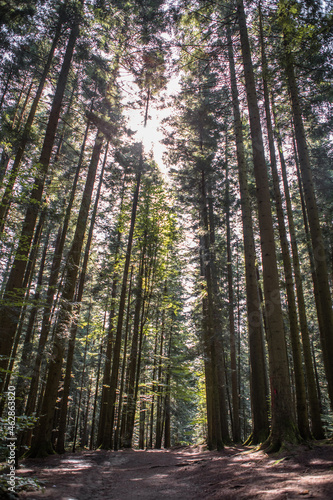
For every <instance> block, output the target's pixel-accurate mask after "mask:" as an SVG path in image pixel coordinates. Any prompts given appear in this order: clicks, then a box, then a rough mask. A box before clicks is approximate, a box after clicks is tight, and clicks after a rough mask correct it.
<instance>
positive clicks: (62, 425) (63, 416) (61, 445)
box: [56, 144, 109, 453]
mask: <svg viewBox="0 0 333 500" xmlns="http://www.w3.org/2000/svg"><path fill="white" fill-rule="evenodd" d="M108 147H109V144H107V146H106V148H105V153H104V161H103V165H102V169H101V173H100V180H99V184H98V188H97V193H96V198H95V203H94V208H93V212H92V215H91V219H90V227H89V232H88V238H87V242H86V246H85V251H84V257H83V263H82V270H81V275H80V280H79V286H78V291H77V295H76V300H75V314H74V319H73V321H72V325H71V336H70V340H69V344H68V352H67V362H66V373H65V379H64V389H63V395H62V401H61V410H60V419H59V430H58V439H57V446H56V452H57V453H65V432H66V421H67V406H68V397H69V390H70V384H71V375H72V365H73V358H74V348H75V339H76V333H77V329H78V320H79V316H80V309H81V302H82V297H83V292H84V285H85V280H86V273H87V267H88V261H89V255H90V247H91V242H92V237H93V231H94V225H95V220H96V215H97V208H98V202H99V198H100V194H101V188H102V183H103V176H104V169H105V165H106V160H107V154H108Z"/></svg>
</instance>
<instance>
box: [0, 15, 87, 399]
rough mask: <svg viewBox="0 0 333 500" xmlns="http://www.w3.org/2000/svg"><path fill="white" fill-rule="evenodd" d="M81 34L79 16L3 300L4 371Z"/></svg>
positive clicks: (0, 312) (0, 318)
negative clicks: (74, 56) (56, 135)
mask: <svg viewBox="0 0 333 500" xmlns="http://www.w3.org/2000/svg"><path fill="white" fill-rule="evenodd" d="M78 35H79V20H78V17H77V18H76V20H75V21H74V26H73V28H72V30H71V33H70V36H69V40H68V43H67V48H66V53H65V56H64V60H63V64H62V68H61V71H60V74H59V78H58V83H57V88H56V91H55V95H54V98H53V103H52V107H51V111H50V115H49V120H48V124H47V127H46V132H45V138H44V144H43V147H42V151H41V155H40V159H39V163H38V165H39V172H38V175H37V176H36V178H35V181H34V186H33V189H32V192H31V195H30V201H29V205H28V208H27V211H26V215H25V219H24V222H23V227H22V231H21V235H20V237H19V242H18V247H17V251H16V255H15V259H14V262H13V266H12V270H11V273H10V275H9V278H8V281H7V285H6V289H5V293H4V296H3V303H2V306H1V308H0V322H1V325H2V335H1V345H0V350H1V353H2V355H3V359H2V360H1V361H0V367H1V368H3V369H4V370H6V369H7V366H8V360H9V356H10V352H11V349H12V345H13V341H14V335H15V330H16V325H17V323H18V320H19V315H20V309H21V307H20V306H16V305H13V302H12V301H13V294H14V295H15V300H17V301H18V302H20V301H21V300H22V297H23V294H24V290H23V288H22V282H23V277H24V273H25V268H26V264H27V257H28V255H29V249H30V245H31V241H32V237H33V232H34V229H35V224H36V220H37V216H38V213H39V207H40V205H41V201H42V196H43V189H44V183H45V179H46V176H47V172H48V168H49V163H50V159H51V154H52V149H53V145H54V140H55V134H56V130H57V126H58V120H59V116H60V111H61V106H62V101H63V96H64V92H65V88H66V83H67V77H68V73H69V70H70V67H71V61H72V57H73V53H74V47H75V43H76V40H77V37H78ZM0 390H1V387H0Z"/></svg>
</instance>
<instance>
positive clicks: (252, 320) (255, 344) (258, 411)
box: [227, 28, 269, 444]
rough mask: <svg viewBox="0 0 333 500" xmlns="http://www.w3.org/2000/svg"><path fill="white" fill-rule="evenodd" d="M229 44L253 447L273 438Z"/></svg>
mask: <svg viewBox="0 0 333 500" xmlns="http://www.w3.org/2000/svg"><path fill="white" fill-rule="evenodd" d="M227 42H228V58H229V69H230V84H231V95H232V105H233V115H234V133H235V139H236V154H237V165H238V177H239V188H240V194H241V209H242V223H243V239H244V256H245V278H246V305H247V319H248V335H249V348H250V369H251V372H250V382H251V384H250V390H251V409H252V433H251V436H250V437H249V440H248V441H247V442H248V443H251V444H259V443H262V442H263V441H265V440H266V439H267V437H268V435H269V422H268V405H267V400H268V387H267V375H266V364H265V351H264V332H263V323H262V317H261V303H260V297H259V287H258V279H257V271H256V250H255V244H254V235H253V222H252V210H251V203H250V195H249V189H248V181H247V166H246V159H245V151H244V141H243V131H242V122H241V115H240V109H239V99H238V89H237V81H236V72H235V63H234V54H233V47H232V39H231V34H230V29H229V28H227Z"/></svg>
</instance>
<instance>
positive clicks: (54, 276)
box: [25, 105, 92, 415]
mask: <svg viewBox="0 0 333 500" xmlns="http://www.w3.org/2000/svg"><path fill="white" fill-rule="evenodd" d="M91 108H92V105H91ZM88 131H89V122H88V123H87V126H86V130H85V134H84V139H83V143H82V146H81V152H80V158H79V161H78V165H77V168H76V172H75V177H74V180H73V185H72V189H71V194H70V197H69V201H68V205H67V208H66V213H65V217H64V221H63V225H62V227H60V228H59V232H58V236H57V240H56V243H55V249H54V255H53V260H52V265H51V272H50V277H49V282H48V288H47V292H46V298H45V306H44V311H43V317H42V326H41V332H40V337H39V342H38V347H37V354H36V358H35V361H34V368H33V372H32V379H31V384H30V390H29V395H28V401H27V406H26V410H25V412H26V414H27V415H31V413H32V412H33V411H34V407H35V403H36V397H37V390H38V384H39V376H40V368H41V363H42V360H43V356H44V350H45V346H46V342H47V339H48V336H49V333H50V329H51V311H52V306H54V303H55V301H54V295H55V291H56V286H57V282H58V277H59V272H60V264H61V259H62V255H63V250H64V246H65V241H66V236H67V231H68V225H69V221H70V216H71V212H72V208H73V202H74V197H75V193H76V187H77V183H78V180H79V174H80V170H81V167H82V163H83V158H84V151H85V146H86V142H87V137H88Z"/></svg>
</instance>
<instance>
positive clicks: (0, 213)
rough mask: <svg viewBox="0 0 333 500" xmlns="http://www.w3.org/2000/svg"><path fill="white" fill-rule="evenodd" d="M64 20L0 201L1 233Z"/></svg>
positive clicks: (59, 26)
mask: <svg viewBox="0 0 333 500" xmlns="http://www.w3.org/2000/svg"><path fill="white" fill-rule="evenodd" d="M62 22H63V20H62V18H61V17H60V18H59V21H58V24H57V27H56V31H55V35H54V38H53V41H52V45H51V48H50V51H49V54H48V58H47V61H46V63H45V66H44V70H43V73H42V76H41V78H40V80H39V85H38V88H37V91H36V95H35V98H34V100H33V103H32V106H31V109H30V112H29V116H28V119H27V122H26V124H25V127H24V130H23V133H22V137H21V139H20V141H19V144H18V148H17V152H16V156H15V159H14V163H13V166H12V168H11V171H10V174H9V178H8V181H7V185H6V188H5V192H4V194H3V197H2V200H1V203H0V234H1V233H2V231H3V229H4V225H5V220H6V217H7V214H8V211H9V208H10V203H11V199H10V197H11V193H12V190H13V186H14V184H15V180H16V177H17V174H18V171H19V168H20V164H21V161H22V158H23V155H24V152H25V148H26V146H27V144H28V141H29V138H30V132H31V127H32V124H33V121H34V119H35V115H36V111H37V107H38V104H39V101H40V98H41V96H42V93H43V89H44V86H45V82H46V78H47V75H48V73H49V71H50V67H51V64H52V60H53V56H54V51H55V49H56V46H57V45H58V42H59V38H60V35H61V27H62ZM64 62H65V60H64ZM65 77H66V75H65ZM59 78H60V77H59ZM59 112H60V110H59ZM50 116H51V115H50ZM52 146H53V145H52Z"/></svg>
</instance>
